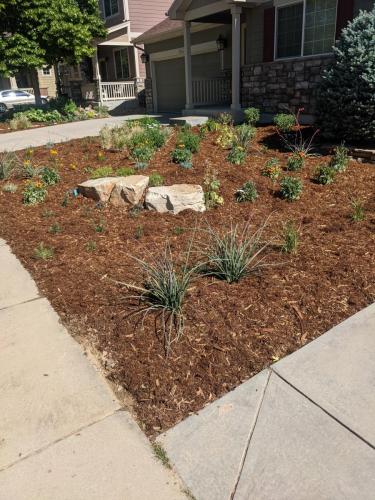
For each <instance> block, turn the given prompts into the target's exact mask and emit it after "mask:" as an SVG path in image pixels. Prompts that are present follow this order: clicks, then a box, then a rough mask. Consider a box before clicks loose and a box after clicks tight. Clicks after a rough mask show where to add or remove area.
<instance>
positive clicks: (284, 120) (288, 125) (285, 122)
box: [273, 113, 296, 134]
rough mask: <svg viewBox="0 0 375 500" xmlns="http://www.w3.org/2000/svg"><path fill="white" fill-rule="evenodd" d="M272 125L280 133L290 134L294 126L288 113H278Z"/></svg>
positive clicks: (293, 120) (293, 121) (294, 122)
mask: <svg viewBox="0 0 375 500" xmlns="http://www.w3.org/2000/svg"><path fill="white" fill-rule="evenodd" d="M273 122H274V124H275V125H276V127H277V128H278V130H280V132H282V133H284V134H285V133H287V132H291V131H292V130H293V127H294V126H295V124H296V120H295V117H294V115H292V114H289V113H279V114H278V115H276V116H275V117H274V119H273Z"/></svg>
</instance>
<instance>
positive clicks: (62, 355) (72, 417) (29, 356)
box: [0, 249, 119, 498]
mask: <svg viewBox="0 0 375 500" xmlns="http://www.w3.org/2000/svg"><path fill="white" fill-rule="evenodd" d="M0 250H2V249H0ZM2 267H3V266H0V269H1V268H2ZM0 288H1V287H0ZM0 325H1V326H0V408H1V417H0V469H1V468H4V467H7V466H9V465H10V464H12V463H13V462H15V461H17V460H20V459H21V458H23V457H25V455H28V454H30V453H32V452H35V451H37V450H40V449H41V448H43V447H45V446H47V445H49V444H50V443H51V442H54V441H56V440H58V439H61V438H63V437H65V436H67V435H69V434H71V433H72V432H76V431H77V429H80V428H82V427H84V426H86V425H88V424H90V423H92V422H94V421H96V420H98V419H101V418H103V417H105V416H107V415H109V414H111V413H113V412H114V411H115V410H116V409H117V408H119V404H118V402H117V401H116V400H115V398H114V396H113V394H112V393H111V392H110V390H109V388H108V386H107V384H106V383H105V381H104V379H102V377H101V376H100V374H99V373H98V372H97V371H96V370H95V369H94V367H93V366H92V365H91V364H90V363H89V362H88V360H87V358H86V357H85V356H84V354H83V352H82V350H81V348H80V346H79V345H78V344H77V343H76V342H75V341H74V340H73V339H72V337H71V336H70V335H69V334H68V333H67V331H66V330H65V328H63V326H62V325H61V324H60V323H59V318H58V316H57V314H56V313H55V311H54V310H53V309H52V307H51V306H50V305H49V303H48V301H47V300H46V299H38V300H34V301H31V302H27V303H25V304H21V305H18V306H14V307H10V308H7V309H3V310H1V311H0ZM1 491H2V489H1V488H0V492H1ZM1 496H2V493H0V498H1ZM5 498H17V497H14V496H13V497H12V496H10V497H8V496H5Z"/></svg>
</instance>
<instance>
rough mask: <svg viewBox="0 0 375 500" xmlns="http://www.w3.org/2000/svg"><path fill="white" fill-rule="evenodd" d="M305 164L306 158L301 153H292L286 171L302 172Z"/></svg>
mask: <svg viewBox="0 0 375 500" xmlns="http://www.w3.org/2000/svg"><path fill="white" fill-rule="evenodd" d="M304 163H305V158H304V157H303V155H301V154H300V153H292V154H291V155H289V156H288V160H287V163H286V169H287V170H290V171H291V172H299V171H300V170H302V168H303V165H304Z"/></svg>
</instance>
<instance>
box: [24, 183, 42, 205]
mask: <svg viewBox="0 0 375 500" xmlns="http://www.w3.org/2000/svg"><path fill="white" fill-rule="evenodd" d="M46 196H47V189H46V186H45V185H44V184H43V183H42V182H40V181H38V182H33V181H28V182H27V183H26V186H25V188H24V190H23V193H22V201H23V203H24V205H36V204H38V203H42V202H43V201H44V200H45V199H46Z"/></svg>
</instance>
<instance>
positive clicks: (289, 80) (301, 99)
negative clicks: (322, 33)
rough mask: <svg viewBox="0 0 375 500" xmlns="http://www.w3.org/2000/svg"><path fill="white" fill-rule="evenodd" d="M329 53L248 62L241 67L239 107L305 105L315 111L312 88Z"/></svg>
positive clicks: (309, 112) (266, 110) (266, 109)
mask: <svg viewBox="0 0 375 500" xmlns="http://www.w3.org/2000/svg"><path fill="white" fill-rule="evenodd" d="M331 61H332V56H331V55H329V56H314V57H309V58H301V59H298V60H297V59H294V60H285V61H274V62H269V63H260V64H252V65H249V66H244V67H243V68H242V72H241V73H242V88H241V98H242V107H248V106H255V107H259V108H260V109H261V111H262V112H263V113H278V112H280V111H283V110H284V111H285V110H286V109H290V110H292V111H296V110H297V109H298V108H300V107H303V108H305V111H304V113H305V114H307V115H312V116H314V115H315V111H316V98H315V92H316V88H317V85H318V83H319V82H320V81H321V75H322V71H323V70H324V68H325V67H326V66H327V65H328V64H329V63H330V62H331Z"/></svg>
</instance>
